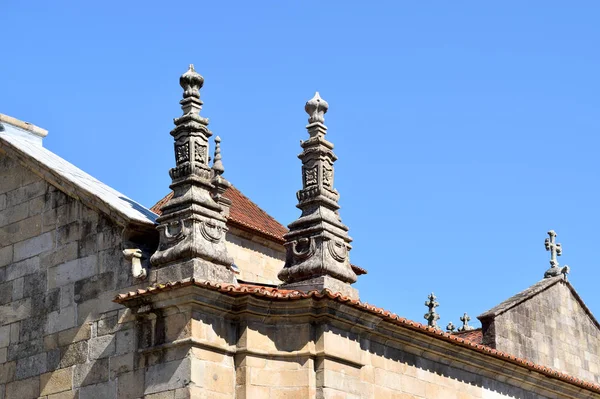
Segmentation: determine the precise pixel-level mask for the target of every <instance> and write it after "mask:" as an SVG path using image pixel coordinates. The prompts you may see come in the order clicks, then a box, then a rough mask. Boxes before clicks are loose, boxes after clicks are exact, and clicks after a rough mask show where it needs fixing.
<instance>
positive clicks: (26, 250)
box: [14, 231, 54, 262]
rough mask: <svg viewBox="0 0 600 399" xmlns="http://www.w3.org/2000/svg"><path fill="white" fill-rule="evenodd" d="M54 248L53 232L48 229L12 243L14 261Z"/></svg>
mask: <svg viewBox="0 0 600 399" xmlns="http://www.w3.org/2000/svg"><path fill="white" fill-rule="evenodd" d="M53 248H54V232H53V231H49V232H47V233H44V234H42V235H39V236H36V237H32V238H30V239H28V240H25V241H21V242H18V243H16V244H15V245H14V261H15V262H18V261H20V260H22V259H26V258H31V257H32V256H36V255H39V254H41V253H42V252H46V251H50V250H51V249H53Z"/></svg>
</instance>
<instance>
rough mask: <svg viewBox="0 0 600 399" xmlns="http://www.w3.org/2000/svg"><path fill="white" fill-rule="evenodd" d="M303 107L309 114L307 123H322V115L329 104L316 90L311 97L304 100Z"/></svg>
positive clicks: (323, 120)
mask: <svg viewBox="0 0 600 399" xmlns="http://www.w3.org/2000/svg"><path fill="white" fill-rule="evenodd" d="M304 109H305V110H306V113H307V114H308V116H309V118H308V123H317V122H319V123H324V122H325V117H324V115H325V113H327V110H328V109H329V104H327V101H325V100H323V99H322V98H321V96H320V95H319V92H318V91H317V92H316V93H315V95H314V96H313V98H311V99H310V100H308V101H307V102H306V105H305V106H304Z"/></svg>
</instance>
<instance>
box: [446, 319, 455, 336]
mask: <svg viewBox="0 0 600 399" xmlns="http://www.w3.org/2000/svg"><path fill="white" fill-rule="evenodd" d="M455 330H456V327H455V326H454V323H452V322H450V323H448V325H447V326H446V331H447V332H449V333H450V334H452V333H453V332H454V331H455Z"/></svg>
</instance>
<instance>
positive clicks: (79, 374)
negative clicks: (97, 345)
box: [73, 359, 109, 387]
mask: <svg viewBox="0 0 600 399" xmlns="http://www.w3.org/2000/svg"><path fill="white" fill-rule="evenodd" d="M108 370H109V369H108V359H98V360H96V361H94V362H90V363H84V364H78V365H76V366H75V371H74V373H73V386H74V387H82V386H86V385H92V384H98V383H101V382H105V381H108V375H109V373H108Z"/></svg>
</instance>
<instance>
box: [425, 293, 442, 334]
mask: <svg viewBox="0 0 600 399" xmlns="http://www.w3.org/2000/svg"><path fill="white" fill-rule="evenodd" d="M436 299H437V297H436V296H435V294H434V293H433V292H432V293H431V294H429V296H428V297H427V301H425V306H427V307H428V308H429V312H427V313H425V316H423V317H424V318H425V320H427V325H428V326H429V327H434V328H437V321H438V320H439V319H440V315H439V314H437V312H436V311H435V308H437V307H438V306H440V304H439V303H438V301H437V300H436Z"/></svg>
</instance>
